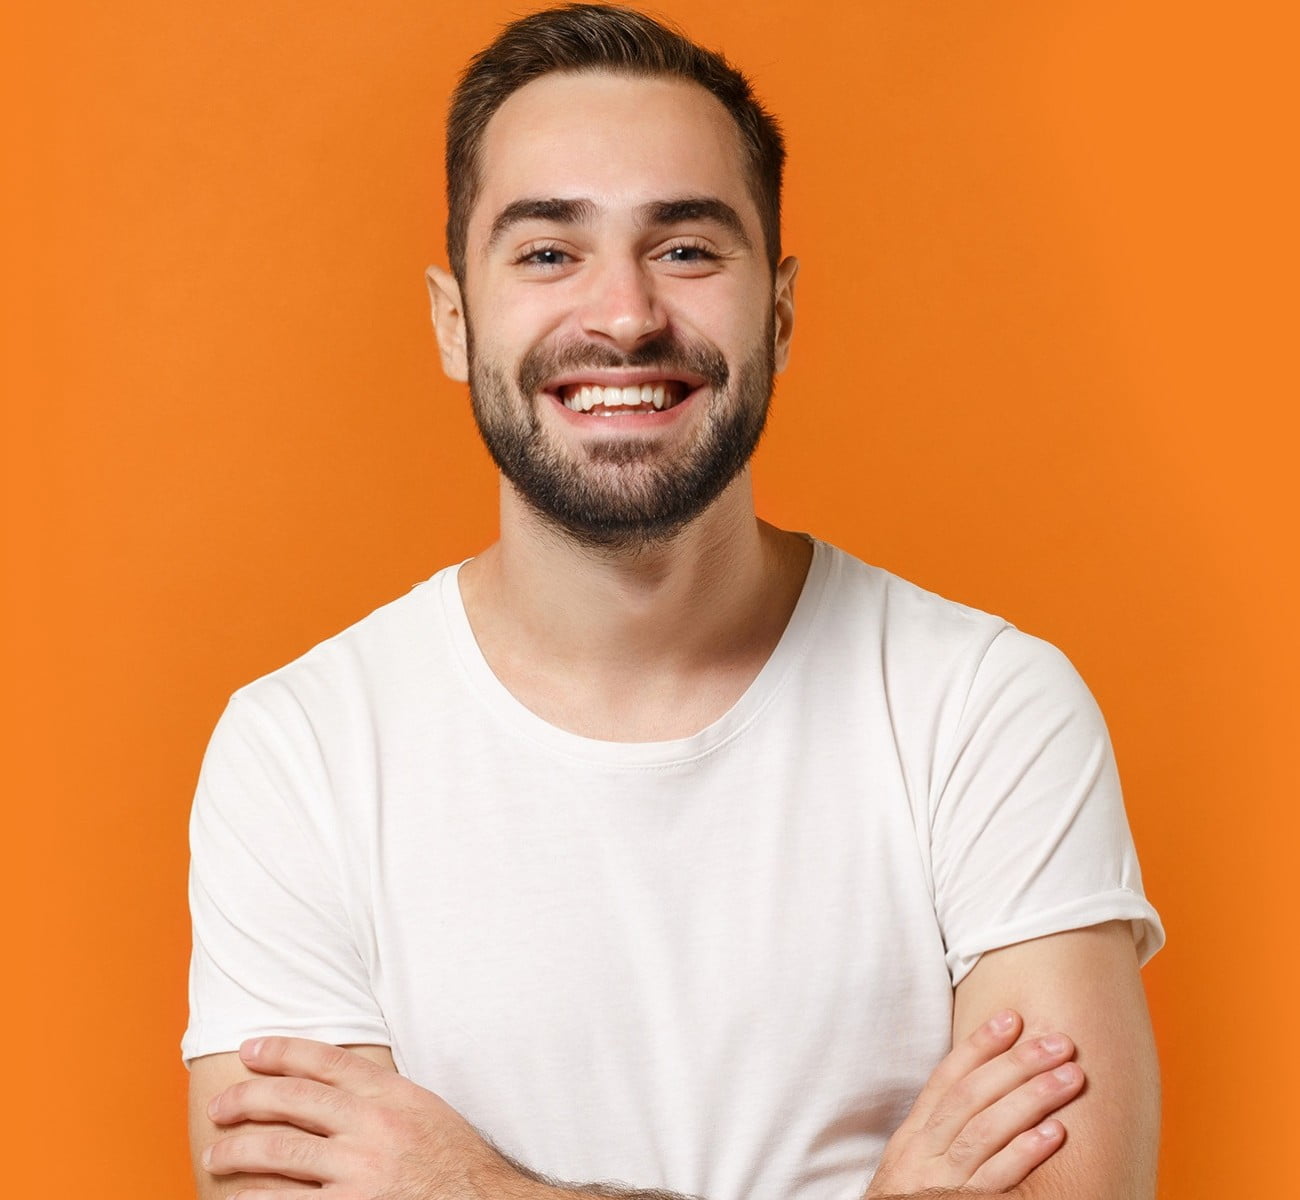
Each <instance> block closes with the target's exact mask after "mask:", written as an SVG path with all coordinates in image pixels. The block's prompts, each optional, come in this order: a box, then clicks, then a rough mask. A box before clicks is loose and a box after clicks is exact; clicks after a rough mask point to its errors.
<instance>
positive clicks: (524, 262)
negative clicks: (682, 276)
mask: <svg viewBox="0 0 1300 1200" xmlns="http://www.w3.org/2000/svg"><path fill="white" fill-rule="evenodd" d="M682 250H689V251H691V252H692V253H693V254H694V255H695V256H696V257H693V258H687V259H668V256H669V255H671V254H675V253H677V252H678V251H682ZM543 254H554V255H560V256H562V257H564V258H572V257H573V256H572V255H571V254H570V253H569V252H568V251H567V250H565V249H563V248H562V247H560V246H552V245H546V244H539V245H534V246H527V247H525V248H524V250H523V251H521V252H520V254H519V257H518V258H516V259H515V261H514V265H515V266H517V267H524V266H533V267H539V268H541V269H542V270H546V271H553V270H556V269H558V268H559V267H562V266H563V265H564V263H562V262H540V261H538V260H539V258H540V256H541V255H543ZM719 257H720V255H718V254H716V253H715V252H714V251H712V250H710V249H709V248H708V246H705V245H703V244H701V243H700V242H697V241H693V240H691V239H686V240H683V241H679V242H674V243H673V244H672V245H671V246H669V247H668V248H667V249H666V250H664V251H663V252H662V253H661V254H659V255H658V256H657V257H656V259H655V261H656V262H662V261H664V260H665V259H668V261H669V262H670V263H677V264H682V265H687V264H690V263H695V262H716V261H717V259H718V258H719Z"/></svg>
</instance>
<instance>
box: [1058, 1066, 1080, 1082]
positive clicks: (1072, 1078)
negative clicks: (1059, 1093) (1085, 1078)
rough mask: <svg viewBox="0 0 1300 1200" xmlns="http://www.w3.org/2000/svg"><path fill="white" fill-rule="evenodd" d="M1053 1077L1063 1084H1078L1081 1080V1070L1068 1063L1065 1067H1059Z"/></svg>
mask: <svg viewBox="0 0 1300 1200" xmlns="http://www.w3.org/2000/svg"><path fill="white" fill-rule="evenodd" d="M1052 1075H1053V1076H1054V1077H1055V1078H1057V1079H1059V1080H1060V1081H1061V1082H1062V1083H1077V1082H1078V1079H1079V1068H1078V1067H1076V1066H1075V1065H1074V1063H1066V1064H1065V1066H1063V1067H1057V1068H1056V1070H1055V1071H1053V1072H1052Z"/></svg>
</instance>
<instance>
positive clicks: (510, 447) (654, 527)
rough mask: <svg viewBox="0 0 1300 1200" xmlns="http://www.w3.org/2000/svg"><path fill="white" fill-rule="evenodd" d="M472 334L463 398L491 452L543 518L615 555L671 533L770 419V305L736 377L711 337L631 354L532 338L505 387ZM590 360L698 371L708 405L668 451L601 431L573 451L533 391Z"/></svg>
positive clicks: (740, 463) (664, 342) (719, 484)
mask: <svg viewBox="0 0 1300 1200" xmlns="http://www.w3.org/2000/svg"><path fill="white" fill-rule="evenodd" d="M467 329H468V327H467ZM469 332H470V336H469V338H468V350H469V376H470V399H471V401H472V404H473V408H474V419H475V421H476V422H477V423H478V428H479V433H480V434H481V435H482V437H483V442H484V444H485V445H486V446H487V449H488V453H489V454H491V456H492V459H493V461H494V462H495V463H496V465H497V466H498V467H499V468H500V470H501V472H502V474H503V475H505V477H506V478H507V479H508V480H509V481H510V482H511V484H512V485H513V486H514V488H515V491H516V492H518V494H519V495H520V496H521V497H522V498H523V500H524V501H525V503H526V504H528V506H529V507H530V508H531V509H532V510H533V511H534V512H535V513H536V514H537V515H538V516H539V517H541V518H542V519H543V521H545V522H546V523H547V524H548V525H550V526H551V527H552V528H555V529H557V530H559V531H560V532H562V533H563V534H565V535H566V536H567V537H568V538H570V539H572V540H573V541H576V542H577V543H579V544H581V545H583V546H585V547H588V548H591V549H600V550H603V551H606V552H619V553H623V552H627V551H633V550H640V549H645V548H647V547H650V546H654V545H660V544H663V543H665V542H668V541H670V540H672V538H674V537H675V536H676V535H677V534H678V533H679V532H680V531H681V530H682V529H684V528H685V527H686V526H687V525H688V524H690V522H691V521H693V520H694V519H695V518H696V517H698V516H699V515H700V514H701V513H702V512H704V510H705V509H707V508H708V507H709V505H711V504H712V503H713V501H714V500H716V499H717V498H718V496H720V495H721V494H722V492H723V490H724V489H725V488H726V487H727V485H728V484H729V483H731V481H732V480H733V479H735V478H736V476H737V475H739V474H740V472H741V471H742V470H743V469H744V467H745V465H746V464H747V463H748V462H749V460H750V458H751V457H752V456H753V454H754V451H755V449H756V448H757V447H758V443H759V439H760V438H761V437H762V434H763V428H764V426H765V424H766V423H767V413H768V408H769V407H770V403H771V398H772V387H773V378H774V375H775V360H774V349H773V338H774V334H775V315H774V314H773V313H769V315H768V322H767V329H766V332H765V334H764V337H763V339H762V341H761V342H760V343H759V345H758V346H757V347H756V348H755V350H754V351H753V352H752V353H751V354H750V355H749V357H748V358H747V359H745V361H744V362H742V363H741V365H740V366H739V368H738V369H737V371H736V373H735V378H734V380H733V379H732V378H731V371H730V370H729V368H728V366H727V361H726V359H725V358H724V357H723V356H722V353H721V352H720V351H719V350H718V349H717V348H716V347H715V346H713V345H711V344H709V343H707V342H703V341H686V340H683V339H680V338H678V337H676V336H674V335H673V334H671V333H665V334H663V335H662V336H660V337H658V338H655V339H654V341H652V342H647V343H646V344H645V345H644V346H641V347H638V348H637V349H636V350H635V351H633V352H632V353H631V354H628V355H622V354H619V353H618V352H616V351H614V350H611V349H610V348H608V347H606V346H601V345H597V344H594V343H589V342H574V343H568V344H564V345H559V346H544V345H539V346H534V347H533V348H532V349H531V350H529V351H528V353H527V354H525V355H524V357H523V359H522V360H521V361H520V364H519V369H518V371H517V372H516V378H515V380H514V381H513V384H512V382H511V381H509V380H508V379H507V377H506V374H505V372H504V371H502V370H501V368H500V367H498V366H497V365H496V364H495V363H490V362H485V361H482V360H481V359H480V358H479V357H478V356H477V355H476V354H475V353H474V343H473V336H472V331H469ZM587 367H591V368H605V369H618V368H637V367H654V368H656V369H662V370H663V371H664V373H665V375H670V376H671V375H673V374H674V373H676V372H680V373H685V374H688V375H695V376H699V377H701V378H703V379H704V380H705V386H706V387H707V388H708V389H709V396H708V399H707V401H706V402H707V403H708V405H709V408H708V410H707V411H706V412H705V413H704V414H703V416H702V421H701V428H700V429H699V431H698V433H697V434H696V436H695V439H694V441H693V442H692V443H691V444H690V445H688V446H685V447H675V448H668V447H665V446H664V445H663V444H662V442H661V440H660V439H657V438H637V437H619V438H616V439H611V440H603V439H602V440H597V441H593V442H592V443H591V444H589V445H587V446H585V447H583V448H582V449H581V450H580V451H579V452H578V456H575V455H574V454H573V453H571V452H570V451H569V449H568V448H567V447H566V446H564V445H563V444H561V443H559V442H557V441H555V440H553V439H551V438H550V437H548V436H547V433H546V431H545V429H544V428H543V426H542V422H541V418H540V414H539V412H538V411H537V406H536V403H535V401H534V397H535V396H536V395H537V392H538V389H539V388H540V387H541V385H542V384H543V383H544V382H545V381H546V380H547V379H552V378H554V377H555V376H557V375H560V374H563V373H569V372H572V371H575V370H581V369H583V368H587ZM701 399H703V398H701ZM544 402H549V401H544ZM626 419H627V420H635V419H636V418H635V417H628V418H626Z"/></svg>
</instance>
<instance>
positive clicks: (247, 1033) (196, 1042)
mask: <svg viewBox="0 0 1300 1200" xmlns="http://www.w3.org/2000/svg"><path fill="white" fill-rule="evenodd" d="M259 686H261V687H262V692H261V693H260V695H259V697H258V698H257V699H252V698H249V697H247V696H246V695H245V694H243V693H240V694H236V696H235V697H234V698H233V699H232V700H231V703H230V705H229V706H228V707H227V709H226V711H225V713H224V714H223V715H222V717H221V720H220V721H219V723H218V725H217V728H216V730H215V732H214V733H213V735H212V739H211V741H210V743H209V745H208V750H207V753H206V755H205V756H204V760H203V768H202V771H201V773H200V777H199V783H198V789H197V793H196V795H195V800H194V807H193V811H192V815H191V819H190V888H189V892H190V913H191V918H192V921H193V950H192V955H191V959H190V983H189V988H190V1020H189V1027H188V1029H187V1030H186V1032H185V1035H184V1038H183V1040H182V1043H181V1050H182V1053H183V1055H184V1058H185V1060H186V1062H187V1063H188V1062H189V1061H190V1060H191V1059H194V1058H197V1057H199V1056H200V1055H204V1054H214V1053H219V1052H222V1051H230V1050H236V1049H238V1047H239V1044H240V1042H242V1041H243V1040H244V1039H245V1038H249V1037H254V1036H257V1035H261V1034H268V1033H279V1034H288V1035H293V1036H297V1037H310V1038H315V1039H318V1040H321V1041H327V1042H333V1043H335V1044H344V1043H356V1044H361V1043H368V1044H388V1043H389V1040H390V1039H389V1033H388V1030H387V1028H386V1025H385V1022H384V1020H383V1016H382V1014H381V1012H380V1010H379V1007H378V1005H377V1003H376V1001H375V998H374V996H373V994H372V990H371V988H370V986H369V978H368V972H367V970H366V967H365V962H364V957H363V955H362V953H361V952H360V950H359V948H358V944H357V940H356V938H355V936H354V934H353V930H352V926H351V921H350V917H349V911H348V905H347V904H346V903H345V896H344V891H343V885H342V872H341V870H340V859H339V855H340V853H341V849H340V846H339V833H338V830H337V828H335V826H334V824H333V822H332V819H331V818H332V812H333V804H332V799H331V796H330V787H329V779H328V775H327V772H326V770H325V768H324V766H323V763H322V760H321V755H320V751H319V746H318V744H317V741H316V738H315V735H314V733H313V730H312V729H311V726H310V723H309V722H308V720H307V718H306V717H305V715H304V714H303V713H302V711H301V709H300V708H299V707H298V706H297V704H296V703H295V701H294V699H293V697H292V696H291V695H290V694H289V693H288V692H287V690H286V689H284V688H283V687H279V688H277V687H276V685H274V684H273V683H272V684H268V683H266V681H263V683H262V684H261V685H259Z"/></svg>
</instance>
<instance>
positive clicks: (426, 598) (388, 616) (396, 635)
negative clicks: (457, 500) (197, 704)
mask: <svg viewBox="0 0 1300 1200" xmlns="http://www.w3.org/2000/svg"><path fill="white" fill-rule="evenodd" d="M455 570H456V568H454V567H449V568H446V569H444V570H442V571H439V572H438V573H437V574H435V575H433V576H432V577H431V578H430V579H427V580H425V581H423V582H421V583H417V584H416V585H414V586H413V587H412V588H411V589H410V591H408V592H407V593H406V594H405V595H402V596H399V597H397V598H396V599H395V600H391V601H389V602H388V603H386V604H383V605H381V606H380V607H378V608H376V609H375V610H374V611H372V612H370V613H369V614H367V615H366V616H365V617H362V618H361V619H360V620H359V621H356V622H354V623H353V624H352V625H350V626H348V627H347V628H346V629H343V630H342V631H340V632H339V633H336V634H334V635H333V636H332V637H329V638H326V639H325V640H324V641H322V642H319V643H318V644H317V645H315V646H313V647H312V648H311V649H310V650H308V651H306V652H305V653H304V654H301V655H299V656H298V657H297V658H295V659H293V660H292V661H290V662H288V663H286V664H285V665H284V666H282V667H280V668H278V669H277V670H274V671H271V672H269V673H268V674H266V675H263V676H261V677H260V678H258V679H255V680H253V681H252V682H250V683H248V684H245V685H244V686H242V687H241V688H239V689H238V690H237V691H236V692H235V693H234V695H233V697H232V699H231V704H232V707H233V708H235V709H238V710H246V711H248V712H250V713H258V712H262V713H279V714H284V713H286V712H288V711H291V710H293V709H296V708H306V709H309V710H316V709H321V708H326V709H328V708H329V707H331V706H337V705H339V704H342V703H347V702H348V701H349V700H350V699H352V700H355V699H358V698H367V697H368V698H371V699H376V698H378V696H379V695H380V694H381V693H382V692H383V691H384V690H387V689H391V688H395V687H396V688H399V689H400V688H401V687H402V686H403V685H404V683H405V682H406V681H408V680H409V678H410V677H411V676H412V674H413V671H414V670H415V669H417V668H418V666H420V665H424V664H427V662H428V660H429V658H430V657H431V656H435V655H436V654H437V649H438V645H439V640H440V639H439V635H440V632H441V630H442V628H443V626H444V621H443V619H442V616H443V592H444V590H445V588H446V586H447V585H448V581H450V584H451V586H454V583H455Z"/></svg>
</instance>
